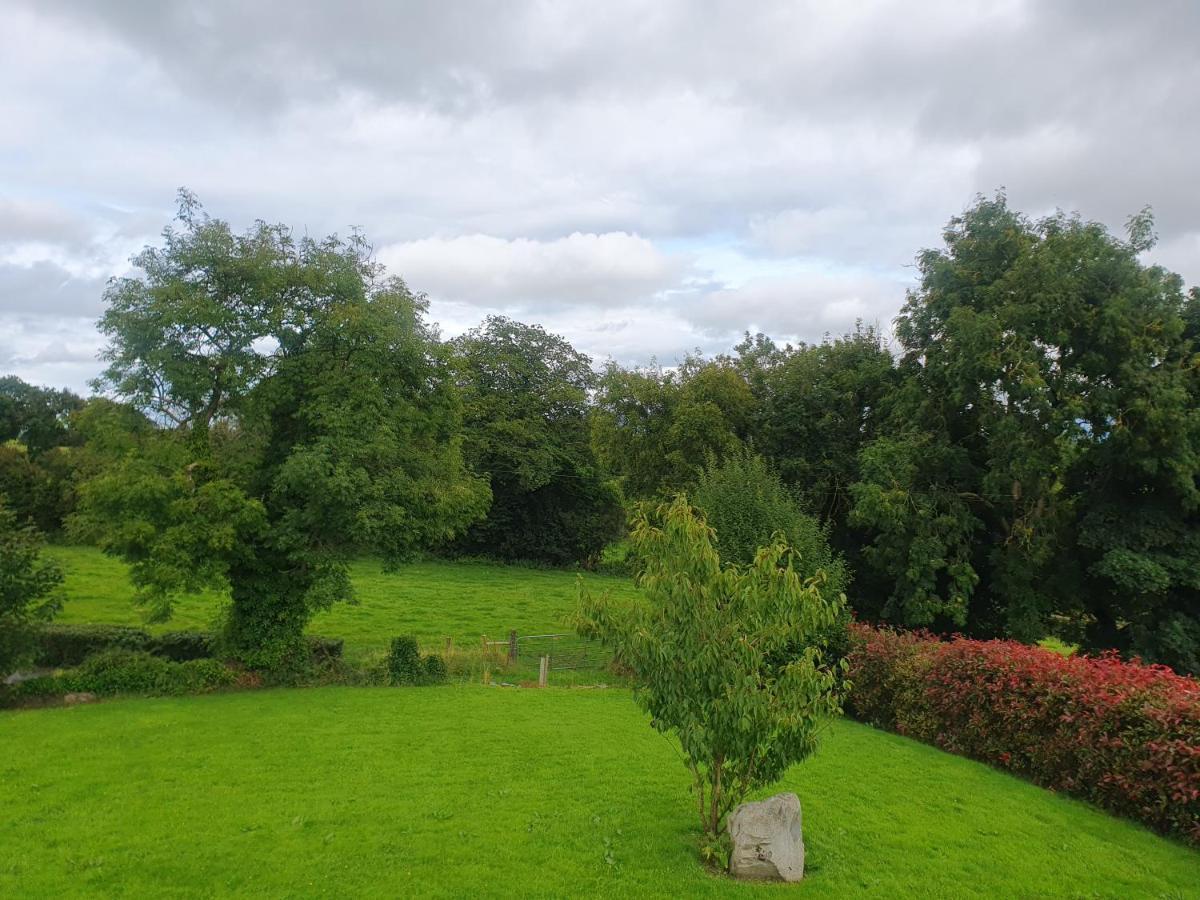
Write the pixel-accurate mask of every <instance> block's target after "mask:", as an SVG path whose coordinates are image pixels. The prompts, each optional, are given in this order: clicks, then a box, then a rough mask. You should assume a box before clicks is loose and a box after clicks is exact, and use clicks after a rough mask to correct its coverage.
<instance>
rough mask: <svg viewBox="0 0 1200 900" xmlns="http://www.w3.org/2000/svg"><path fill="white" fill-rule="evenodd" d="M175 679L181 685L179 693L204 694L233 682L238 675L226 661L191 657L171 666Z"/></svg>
mask: <svg viewBox="0 0 1200 900" xmlns="http://www.w3.org/2000/svg"><path fill="white" fill-rule="evenodd" d="M171 674H172V678H173V680H174V681H175V682H176V684H177V685H178V686H179V688H180V690H179V691H178V693H183V694H203V693H206V692H208V691H213V690H216V689H217V688H220V687H225V686H227V685H230V684H233V683H234V682H235V681H236V680H237V675H236V674H235V673H234V671H233V670H232V669H230V668H229V667H228V666H226V665H225V664H224V663H222V662H220V661H218V660H215V659H191V660H188V661H187V662H181V663H178V664H177V665H173V666H171Z"/></svg>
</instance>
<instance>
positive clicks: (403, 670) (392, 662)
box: [387, 634, 424, 684]
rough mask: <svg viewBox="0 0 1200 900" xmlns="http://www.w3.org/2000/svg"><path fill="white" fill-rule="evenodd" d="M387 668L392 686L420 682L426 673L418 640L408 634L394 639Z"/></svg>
mask: <svg viewBox="0 0 1200 900" xmlns="http://www.w3.org/2000/svg"><path fill="white" fill-rule="evenodd" d="M387 667H388V675H389V677H390V678H391V680H392V684H416V683H417V682H419V681H420V680H421V677H422V675H423V674H424V672H423V670H422V668H421V651H420V649H419V647H418V646H417V639H416V638H415V637H413V636H412V635H407V634H406V635H403V636H401V637H396V638H392V648H391V652H389V653H388V666H387Z"/></svg>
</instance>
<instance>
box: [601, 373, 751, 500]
mask: <svg viewBox="0 0 1200 900" xmlns="http://www.w3.org/2000/svg"><path fill="white" fill-rule="evenodd" d="M755 407H756V400H755V398H754V395H753V393H751V390H750V386H749V384H748V383H747V381H746V378H745V377H744V376H743V374H742V373H741V372H740V371H739V370H738V368H737V366H736V365H735V364H734V362H733V361H731V360H728V359H718V360H704V359H702V358H700V357H698V356H690V357H688V358H687V359H685V360H684V361H683V363H682V364H680V366H679V367H678V368H677V369H675V370H674V371H669V370H665V369H661V368H657V367H650V368H645V369H624V368H622V367H620V366H618V365H616V364H615V363H610V364H609V366H608V368H607V369H606V370H605V372H604V374H603V376H602V377H601V379H600V385H599V389H598V390H597V393H596V399H595V410H594V412H593V419H592V440H593V443H594V444H595V447H596V453H597V455H598V456H599V458H600V460H601V461H602V462H603V463H604V465H605V466H606V467H608V468H609V470H610V471H613V472H616V473H618V474H619V475H621V476H622V478H623V479H624V482H625V488H626V491H627V493H628V494H629V495H630V496H631V497H634V498H643V497H653V496H656V495H668V494H670V493H672V492H673V491H677V490H680V489H685V488H688V487H690V486H691V485H693V484H695V481H696V477H697V476H698V475H699V473H700V470H701V469H702V468H703V467H704V465H705V462H706V460H707V459H708V457H709V456H710V455H715V456H717V457H718V458H723V457H724V456H725V455H726V454H728V453H730V452H732V451H735V450H736V449H738V448H739V447H741V446H742V445H743V443H744V442H745V440H746V439H747V438H748V437H749V435H750V433H751V428H752V426H753V423H754V420H755Z"/></svg>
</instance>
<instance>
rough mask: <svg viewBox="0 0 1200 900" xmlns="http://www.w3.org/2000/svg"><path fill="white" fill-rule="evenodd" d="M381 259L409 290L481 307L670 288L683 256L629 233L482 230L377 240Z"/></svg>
mask: <svg viewBox="0 0 1200 900" xmlns="http://www.w3.org/2000/svg"><path fill="white" fill-rule="evenodd" d="M377 255H378V257H379V260H380V261H381V262H383V263H384V264H385V265H387V266H388V268H389V269H390V270H391V271H392V272H394V273H395V274H398V275H400V276H401V277H403V278H404V280H405V281H406V282H407V283H408V285H409V287H410V288H412V289H413V290H416V291H420V292H422V293H427V294H429V295H430V297H432V298H434V299H437V300H445V301H451V302H455V303H460V304H469V305H473V306H481V307H504V306H509V305H512V306H517V307H520V308H522V309H527V310H528V309H539V310H545V309H548V308H556V307H564V306H597V307H611V306H617V305H628V304H629V303H631V302H632V301H637V300H642V299H644V298H648V297H652V296H654V295H655V294H657V293H659V292H661V291H663V290H666V289H667V288H670V287H674V286H676V285H677V284H678V283H679V280H680V278H681V276H682V275H683V273H684V272H685V270H686V268H687V261H686V260H684V259H680V258H678V257H673V256H668V255H667V254H665V253H663V252H662V251H660V250H659V249H658V248H657V247H656V246H655V245H654V244H653V243H651V242H650V241H648V240H646V239H645V238H642V237H639V236H638V235H636V234H626V233H625V232H610V233H607V234H581V233H579V232H575V233H574V234H570V235H567V236H566V237H563V238H559V239H557V240H552V241H538V240H530V239H527V238H518V239H515V240H505V239H503V238H498V237H493V236H490V235H483V234H472V235H464V236H462V237H455V238H427V239H425V240H419V241H411V242H408V243H403V244H395V245H392V246H390V247H383V248H381V249H380V250H379V252H378V254H377Z"/></svg>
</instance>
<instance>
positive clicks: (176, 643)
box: [35, 625, 344, 668]
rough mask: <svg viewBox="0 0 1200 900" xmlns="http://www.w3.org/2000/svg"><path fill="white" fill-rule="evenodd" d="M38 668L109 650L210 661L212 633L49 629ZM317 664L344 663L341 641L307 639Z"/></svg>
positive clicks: (114, 627)
mask: <svg viewBox="0 0 1200 900" xmlns="http://www.w3.org/2000/svg"><path fill="white" fill-rule="evenodd" d="M39 640H40V642H39V648H38V654H37V657H36V659H35V664H36V665H38V666H42V667H46V668H66V667H69V666H78V665H80V664H82V663H83V662H84V660H86V659H87V658H88V657H90V656H93V655H94V654H96V653H101V652H103V651H106V650H139V651H144V652H146V653H151V654H153V655H155V656H161V657H164V658H166V659H170V660H173V661H175V662H188V661H189V660H194V659H208V658H211V657H212V656H214V655H215V652H216V651H215V642H214V636H213V634H212V633H210V632H207V631H168V632H165V633H163V634H159V635H152V634H150V633H149V632H147V631H143V630H142V629H140V628H131V627H128V626H125V625H48V626H46V627H45V628H43V629H42V631H41V636H40V639H39ZM305 640H306V641H307V643H308V649H309V652H310V654H311V655H312V658H313V660H314V661H315V662H321V661H325V660H329V659H340V658H341V656H342V650H343V646H344V641H343V640H342V639H341V638H327V637H318V636H316V635H309V636H308V637H306V638H305Z"/></svg>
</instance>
